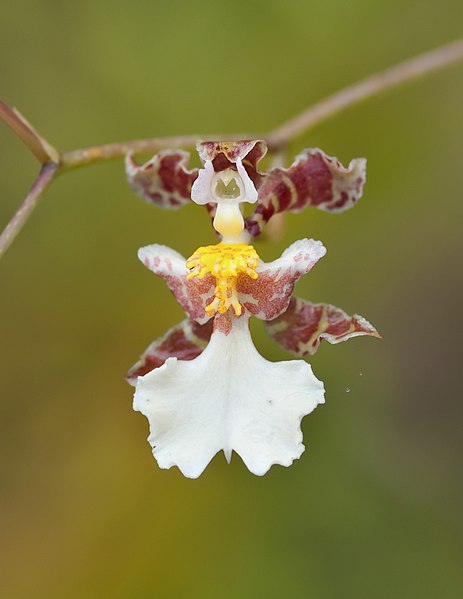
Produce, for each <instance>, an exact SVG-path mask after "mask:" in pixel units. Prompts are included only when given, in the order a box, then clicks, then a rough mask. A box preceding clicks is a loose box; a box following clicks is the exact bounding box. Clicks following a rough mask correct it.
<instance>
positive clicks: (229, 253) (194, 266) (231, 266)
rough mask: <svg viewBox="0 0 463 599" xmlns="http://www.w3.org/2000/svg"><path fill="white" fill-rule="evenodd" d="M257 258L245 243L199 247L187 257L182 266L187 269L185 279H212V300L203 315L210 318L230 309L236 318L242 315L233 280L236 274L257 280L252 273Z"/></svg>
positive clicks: (255, 274) (235, 278)
mask: <svg viewBox="0 0 463 599" xmlns="http://www.w3.org/2000/svg"><path fill="white" fill-rule="evenodd" d="M258 262H259V256H258V254H257V252H256V250H255V249H254V248H253V246H252V245H246V244H245V243H218V244H217V245H207V246H205V247H200V248H198V249H197V250H196V252H195V253H194V254H193V255H192V256H190V258H188V260H187V261H186V266H187V268H188V269H189V270H190V273H189V275H188V276H187V278H188V279H192V278H193V277H198V278H199V279H202V278H204V277H205V276H206V275H207V274H210V275H212V276H213V277H214V278H215V282H216V287H215V289H214V296H215V297H214V299H213V301H212V302H211V303H210V304H209V305H208V306H207V307H206V314H207V315H208V316H213V315H214V314H215V313H216V312H218V313H219V314H224V313H225V312H226V311H227V310H228V309H229V308H230V306H231V307H232V308H233V310H234V312H235V314H236V316H240V315H241V313H242V310H243V309H242V306H241V304H240V303H239V301H238V295H237V292H236V281H237V279H238V276H239V275H247V276H248V277H251V279H257V277H258V274H257V272H256V268H257V264H258Z"/></svg>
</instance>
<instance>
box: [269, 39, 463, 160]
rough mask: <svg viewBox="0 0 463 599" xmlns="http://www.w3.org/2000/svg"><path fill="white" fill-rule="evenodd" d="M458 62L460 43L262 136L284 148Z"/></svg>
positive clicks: (401, 66) (330, 100)
mask: <svg viewBox="0 0 463 599" xmlns="http://www.w3.org/2000/svg"><path fill="white" fill-rule="evenodd" d="M461 60H463V39H462V40H457V41H455V42H452V43H450V44H447V45H446V46H441V47H440V48H437V49H435V50H431V51H430V52H426V53H425V54H420V55H419V56H416V57H415V58H411V59H410V60H406V61H405V62H401V63H399V64H398V65H395V66H393V67H390V68H388V69H386V70H385V71H381V72H380V73H377V74H376V75H372V76H371V77H368V78H367V79H363V80H362V81H359V82H358V83H354V84H353V85H351V86H349V87H346V88H345V89H343V90H341V91H340V92H337V93H335V94H333V95H332V96H328V98H325V99H323V100H321V101H320V102H318V103H317V104H315V105H314V106H311V107H309V108H307V109H306V110H304V111H303V112H301V113H300V114H298V115H296V116H295V117H294V118H292V119H290V120H289V121H287V122H286V123H283V124H282V125H281V126H280V127H277V128H276V129H274V130H273V131H271V132H270V133H268V134H267V135H265V136H264V138H265V139H266V140H267V143H268V146H269V148H271V149H273V150H276V149H278V148H280V147H284V146H285V145H287V144H288V143H289V142H290V141H291V140H293V139H294V138H295V137H297V136H298V135H300V134H301V133H304V132H306V131H308V130H309V129H312V128H313V127H315V126H316V125H319V124H320V123H322V122H323V121H326V120H327V119H329V118H331V117H332V116H334V115H335V114H338V113H340V112H342V111H343V110H345V109H346V108H350V107H351V106H354V105H355V104H358V103H359V102H362V101H363V100H366V99H367V98H371V97H372V96H377V95H378V94H380V93H382V92H384V91H386V90H389V89H392V88H393V87H397V86H398V85H400V84H401V83H405V82H407V83H408V82H409V81H413V80H414V79H417V78H418V77H422V76H423V75H427V74H429V73H432V72H433V71H437V70H438V69H442V68H444V67H447V66H450V65H451V64H453V63H456V62H459V61H461Z"/></svg>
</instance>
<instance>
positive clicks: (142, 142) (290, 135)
mask: <svg viewBox="0 0 463 599" xmlns="http://www.w3.org/2000/svg"><path fill="white" fill-rule="evenodd" d="M460 60H463V40H457V41H455V42H452V43H450V44H447V45H445V46H441V47H440V48H437V49H435V50H432V51H430V52H426V53H425V54H421V55H420V56H417V57H415V58H412V59H410V60H407V61H405V62H402V63H400V64H398V65H396V66H394V67H391V68H389V69H386V70H385V71H382V72H381V73H378V74H376V75H372V76H371V77H368V78H367V79H364V80H363V81H360V82H359V83H355V84H354V85H351V86H350V87H347V88H345V89H344V90H342V91H340V92H338V93H335V94H333V95H332V96H329V97H328V98H325V99H324V100H321V101H320V102H318V103H317V104H315V105H314V106H311V107H310V108H308V109H307V110H304V111H303V112H301V113H300V114H299V115H297V116H295V117H294V118H292V119H290V120H289V121H286V122H285V123H283V124H282V125H281V126H280V127H277V128H276V129H274V130H273V131H270V132H269V133H268V134H266V135H255V134H249V133H247V134H246V133H243V134H240V135H237V134H232V135H199V136H196V135H185V136H174V137H155V138H151V139H138V140H132V141H126V142H119V143H111V144H106V145H103V146H93V147H90V148H83V149H80V150H71V151H68V152H64V153H62V154H61V155H59V153H58V152H57V150H55V148H53V147H52V146H51V145H50V144H49V143H48V142H47V141H46V140H45V139H44V138H43V137H42V136H41V135H39V133H37V131H36V130H35V129H34V128H33V127H32V125H30V123H28V121H27V120H26V119H25V118H24V117H23V116H22V115H21V114H20V113H19V112H18V111H17V110H16V109H14V108H10V107H9V106H7V105H6V104H5V103H4V102H1V101H0V119H1V120H3V121H4V122H5V123H6V124H7V125H8V126H9V127H11V128H12V129H13V131H14V132H15V133H16V134H17V135H18V137H19V138H20V139H21V140H22V141H23V142H24V143H25V144H26V145H27V147H28V148H29V149H30V150H31V151H32V152H33V153H34V154H35V156H36V157H37V158H38V159H39V160H40V161H41V162H42V163H44V165H43V167H42V169H41V171H40V173H39V176H38V177H37V179H36V180H35V181H34V183H33V185H32V187H31V189H30V191H29V193H28V195H27V196H26V198H25V200H24V202H23V204H22V205H21V206H20V208H19V210H18V211H17V212H16V214H15V215H14V216H13V218H12V219H11V221H10V222H9V223H8V225H7V226H6V228H5V230H4V231H3V233H2V234H1V235H0V256H1V255H2V254H3V253H4V252H5V251H6V249H7V248H8V247H9V246H10V244H11V243H12V242H13V240H14V238H15V237H16V235H17V234H18V233H19V231H20V229H21V227H22V226H23V225H24V223H25V222H26V221H27V219H28V218H29V216H30V214H31V213H32V211H33V209H34V208H35V206H36V204H37V202H38V201H39V199H40V195H41V194H42V192H43V191H44V190H45V189H46V188H47V187H48V185H49V184H50V183H51V181H52V180H53V178H54V177H55V175H56V174H58V173H60V172H63V171H66V170H70V169H74V168H78V167H80V166H85V165H88V164H93V163H96V162H102V161H105V160H112V159H115V158H122V157H123V156H124V155H125V154H126V153H127V152H128V151H134V152H140V153H148V152H155V151H157V150H159V149H161V148H179V147H184V148H191V147H194V145H195V143H196V141H197V140H198V139H229V140H235V139H259V138H260V139H265V140H266V141H267V144H268V147H269V150H270V151H271V152H278V151H281V150H284V148H285V146H287V145H288V143H289V142H290V141H291V140H293V139H294V138H295V137H297V136H298V135H300V134H302V133H304V132H305V131H307V130H309V129H311V128H313V127H314V126H316V125H319V124H320V123H321V122H323V121H325V120H327V119H329V118H331V117H332V116H334V115H335V114H338V113H340V112H342V111H343V110H345V109H346V108H349V107H350V106H354V105H355V104H358V103H359V102H361V101H362V100H365V99H367V98H371V97H372V96H375V95H379V94H380V93H382V92H384V91H386V90H388V89H391V88H393V87H396V86H398V85H400V84H401V83H405V82H408V81H412V80H413V79H416V78H418V77H421V76H423V75H426V74H429V73H431V72H433V71H436V70H438V69H442V68H444V67H447V66H449V65H451V64H453V63H456V62H458V61H460Z"/></svg>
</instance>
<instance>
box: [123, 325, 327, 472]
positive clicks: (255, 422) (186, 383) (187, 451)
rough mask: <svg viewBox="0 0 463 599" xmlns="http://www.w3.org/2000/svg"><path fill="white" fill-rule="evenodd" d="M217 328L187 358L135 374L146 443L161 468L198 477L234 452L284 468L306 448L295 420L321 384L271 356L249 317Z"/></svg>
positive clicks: (259, 464) (317, 396)
mask: <svg viewBox="0 0 463 599" xmlns="http://www.w3.org/2000/svg"><path fill="white" fill-rule="evenodd" d="M232 320H233V326H232V329H231V332H230V333H229V334H228V335H226V334H224V333H222V332H220V331H218V330H216V331H215V332H214V333H213V335H212V338H211V341H210V343H209V345H208V346H207V348H206V349H205V350H204V352H203V353H202V354H201V355H200V356H199V357H198V358H196V359H194V360H191V361H180V360H177V359H176V358H169V359H168V360H167V361H166V363H165V364H164V365H163V366H161V367H160V368H158V369H156V370H154V371H152V372H150V373H148V374H146V375H145V376H142V377H139V379H138V383H137V388H136V392H135V396H134V409H135V410H137V411H140V412H142V413H143V414H144V415H145V416H146V417H147V418H148V420H149V422H150V436H149V437H148V441H149V442H150V444H151V446H152V447H153V454H154V457H155V458H156V460H157V461H158V464H159V466H160V467H161V468H170V467H171V466H174V465H175V466H178V467H179V469H180V470H181V471H182V473H183V474H184V475H185V476H187V477H190V478H196V477H198V476H199V475H200V474H201V473H202V472H203V470H204V468H205V467H206V466H207V465H208V463H209V462H210V460H211V459H212V458H213V456H214V455H215V454H216V453H217V452H219V451H220V450H223V451H224V452H225V455H226V457H227V458H228V459H229V458H230V456H231V452H232V450H235V451H236V452H237V453H238V454H239V455H240V456H241V458H242V459H243V461H244V463H245V464H246V466H247V467H248V468H249V470H250V471H251V472H253V473H254V474H257V475H263V474H265V473H266V472H267V471H268V470H269V468H270V467H271V466H272V464H281V465H283V466H289V465H290V464H291V463H292V462H293V460H295V459H297V458H298V457H299V456H300V455H301V454H302V452H303V451H304V445H303V444H302V432H301V430H300V421H301V419H302V417H303V416H305V415H306V414H309V413H310V412H312V410H314V408H315V407H316V406H317V405H318V404H319V403H323V402H324V389H323V384H322V383H321V382H320V381H318V380H317V379H316V378H315V376H314V375H313V373H312V369H311V367H310V366H309V365H308V364H307V363H305V362H303V361H301V360H291V361H287V362H276V363H272V362H268V361H267V360H265V359H264V358H263V357H262V356H261V355H260V354H259V353H258V352H257V351H256V349H255V347H254V345H253V343H252V340H251V337H250V334H249V327H248V321H247V319H246V318H245V317H244V316H242V317H240V318H235V317H233V318H232Z"/></svg>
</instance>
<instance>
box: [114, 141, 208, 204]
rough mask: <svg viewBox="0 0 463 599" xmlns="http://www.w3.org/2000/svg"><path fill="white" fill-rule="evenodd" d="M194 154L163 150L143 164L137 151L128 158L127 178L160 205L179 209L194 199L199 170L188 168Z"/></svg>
mask: <svg viewBox="0 0 463 599" xmlns="http://www.w3.org/2000/svg"><path fill="white" fill-rule="evenodd" d="M189 158H190V155H189V153H188V152H185V151H184V150H163V151H162V152H158V153H157V154H155V155H154V156H153V157H152V158H151V160H148V162H145V164H143V165H139V164H137V162H135V159H134V157H133V153H129V154H127V156H126V159H125V170H126V173H127V181H128V183H129V185H130V187H131V188H132V189H133V191H134V192H135V193H136V194H137V195H139V196H140V197H141V198H143V199H144V200H145V201H147V202H149V203H151V204H155V205H156V206H158V207H159V208H165V209H168V210H176V209H177V208H180V207H181V206H184V205H185V204H187V203H188V202H189V201H190V197H191V186H192V185H193V183H194V181H195V179H196V178H197V176H198V169H197V168H194V169H191V170H189V169H188V168H187V165H188V161H189Z"/></svg>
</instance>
